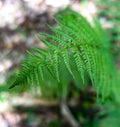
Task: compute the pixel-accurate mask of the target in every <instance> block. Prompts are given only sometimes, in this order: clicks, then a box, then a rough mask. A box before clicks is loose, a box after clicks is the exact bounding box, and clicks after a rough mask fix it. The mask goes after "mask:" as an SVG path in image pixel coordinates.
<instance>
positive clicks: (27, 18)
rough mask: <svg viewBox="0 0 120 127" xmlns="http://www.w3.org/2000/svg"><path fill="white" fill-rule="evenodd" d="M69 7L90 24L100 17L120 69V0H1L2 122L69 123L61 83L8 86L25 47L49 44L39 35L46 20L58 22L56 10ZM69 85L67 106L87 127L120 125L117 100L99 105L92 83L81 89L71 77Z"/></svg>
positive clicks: (1, 126) (27, 126) (57, 126)
mask: <svg viewBox="0 0 120 127" xmlns="http://www.w3.org/2000/svg"><path fill="white" fill-rule="evenodd" d="M67 6H70V7H71V8H72V9H74V10H76V11H77V12H79V13H80V14H82V15H84V16H85V17H86V18H87V19H88V21H89V22H90V23H91V24H92V23H93V22H92V19H93V18H94V17H95V18H96V17H97V18H98V20H99V21H100V22H101V24H102V26H103V28H104V29H105V31H106V33H107V36H108V39H109V41H111V43H112V47H111V50H112V52H113V54H114V56H115V58H116V59H115V62H116V66H117V68H118V70H119V68H120V13H119V10H120V1H119V0H57V1H56V0H1V1H0V127H8V126H10V127H16V126H17V127H66V126H67V127H70V125H69V123H67V122H66V121H65V120H64V119H62V116H61V114H60V109H59V99H58V96H60V95H59V94H60V88H58V87H56V88H55V87H54V88H53V87H52V86H48V87H47V88H46V86H45V85H43V86H42V88H34V87H33V88H31V89H29V90H27V91H25V92H22V93H21V89H20V92H18V91H17V92H16V91H15V90H14V91H12V90H8V86H7V85H10V84H11V83H12V81H13V80H14V76H13V73H17V70H18V69H19V68H21V67H20V62H21V60H23V59H24V58H25V57H26V50H31V49H30V48H31V46H35V47H40V48H45V46H44V44H43V43H42V42H41V41H40V40H39V39H38V38H37V35H38V34H39V32H47V33H50V32H51V31H50V30H49V29H48V27H47V24H50V25H52V26H56V23H55V22H54V20H53V19H54V16H55V14H56V13H59V11H60V10H62V9H64V8H65V7H67ZM13 70H14V72H13ZM8 77H9V78H8ZM6 79H8V80H7V81H6ZM69 84H70V88H69V91H68V93H69V96H68V105H69V107H70V110H71V112H72V114H73V115H74V117H75V118H76V119H77V121H78V122H79V123H80V124H81V125H82V126H83V127H106V126H109V127H119V126H120V122H119V121H120V120H119V119H120V105H118V104H114V101H113V102H109V103H107V104H104V105H102V104H98V103H97V101H96V99H95V97H96V94H95V91H94V89H93V88H92V87H85V88H83V90H82V91H81V90H79V89H78V88H76V87H75V85H74V83H73V82H71V81H70V83H69ZM11 91H12V94H11ZM40 91H43V92H42V93H44V94H41V92H40ZM56 91H57V92H56ZM56 93H57V95H56Z"/></svg>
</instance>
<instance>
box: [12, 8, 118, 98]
mask: <svg viewBox="0 0 120 127" xmlns="http://www.w3.org/2000/svg"><path fill="white" fill-rule="evenodd" d="M58 17H59V18H58V20H56V22H57V24H58V26H59V27H58V28H54V27H50V26H49V27H50V29H51V30H52V31H53V32H54V33H53V34H45V33H42V34H41V35H40V36H39V39H40V40H41V41H42V42H43V43H44V44H45V45H46V46H47V50H42V49H39V48H33V50H34V51H33V53H31V52H28V54H29V58H28V60H25V61H24V62H23V69H22V70H21V71H20V72H19V74H18V76H17V77H16V80H15V82H14V83H13V84H12V86H11V87H10V88H12V87H14V86H16V85H21V84H23V85H26V84H28V85H29V84H41V83H42V80H44V82H46V83H47V81H48V80H49V81H53V85H54V83H55V84H56V82H57V84H63V82H64V83H68V82H69V81H70V79H71V76H72V77H73V78H74V80H75V78H76V76H75V75H76V74H75V72H76V73H77V74H78V75H79V76H80V77H81V79H82V80H83V82H84V80H85V78H86V77H85V75H86V73H87V75H89V77H90V79H91V81H92V84H93V85H94V86H95V88H96V91H97V93H98V95H99V94H101V95H102V97H103V98H105V97H106V96H108V95H110V92H111V91H112V89H111V86H114V84H115V82H113V80H114V76H113V75H114V74H113V73H112V72H114V73H116V70H115V65H114V63H113V62H112V55H111V53H110V44H109V42H108V41H106V40H105V39H104V40H103V38H102V37H101V34H99V33H98V31H96V30H95V28H92V27H91V25H90V24H89V23H88V22H87V20H86V19H85V18H83V17H82V16H81V15H79V14H78V13H76V12H74V11H72V10H70V9H68V10H66V11H65V13H63V14H61V15H59V16H58ZM101 38H102V39H101ZM72 65H74V66H75V68H76V71H74V70H73V66H72ZM62 67H64V70H63V71H61V70H62ZM113 70H114V71H113ZM68 72H69V74H68ZM49 77H51V79H49ZM111 77H112V78H111ZM64 85H67V84H64ZM64 85H63V86H64ZM64 87H65V86H64ZM62 89H64V88H62Z"/></svg>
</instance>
